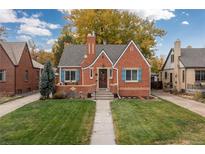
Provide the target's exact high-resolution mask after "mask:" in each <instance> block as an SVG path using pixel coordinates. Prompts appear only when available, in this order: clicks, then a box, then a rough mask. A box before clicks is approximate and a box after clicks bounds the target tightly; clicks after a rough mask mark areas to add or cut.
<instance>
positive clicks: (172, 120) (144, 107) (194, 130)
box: [111, 100, 205, 144]
mask: <svg viewBox="0 0 205 154" xmlns="http://www.w3.org/2000/svg"><path fill="white" fill-rule="evenodd" d="M111 108H112V114H113V120H114V127H115V134H116V141H117V143H118V144H205V118H203V117H201V116H199V115H197V114H195V113H193V112H191V111H188V110H186V109H183V108H181V107H178V106H176V105H174V104H172V103H169V102H166V101H163V100H149V101H142V100H116V101H113V102H112V104H111Z"/></svg>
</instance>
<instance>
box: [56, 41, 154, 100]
mask: <svg viewBox="0 0 205 154" xmlns="http://www.w3.org/2000/svg"><path fill="white" fill-rule="evenodd" d="M89 41H90V42H89ZM89 43H91V46H92V43H94V46H95V42H93V39H91V40H89V39H88V42H87V44H89ZM87 52H89V49H88V51H87ZM95 54H96V53H95V50H94V55H93V54H92V55H91V57H89V56H90V53H87V56H88V57H87V58H86V59H84V61H83V62H82V63H81V66H80V67H78V68H75V69H78V70H79V72H80V78H79V81H78V82H77V83H76V84H74V85H73V86H72V85H70V84H69V83H66V82H65V83H64V84H67V86H66V85H63V86H57V91H62V90H63V91H66V92H69V91H70V90H71V89H74V90H76V91H78V92H79V91H81V93H82V92H83V93H85V94H86V93H92V92H94V91H95V90H99V77H100V73H99V70H100V69H107V89H109V90H110V91H111V92H112V93H113V94H118V95H120V96H149V95H150V74H151V73H150V65H149V63H148V62H147V60H146V59H145V58H144V56H143V55H142V53H141V52H140V50H139V49H138V48H137V46H136V45H135V43H134V42H133V41H131V42H130V43H129V44H128V46H127V47H126V49H125V50H124V52H123V53H122V55H121V56H120V58H119V59H118V61H117V62H116V63H115V64H113V63H112V61H111V60H110V58H109V57H108V56H107V54H106V53H105V52H104V51H102V52H101V53H100V54H99V56H98V57H97V58H93V56H94V57H96V55H95ZM85 64H86V65H85ZM126 68H127V69H129V68H135V69H137V68H140V69H141V80H140V81H133V82H132V81H129V82H127V81H125V80H123V79H122V70H123V69H126ZM63 69H73V67H69V66H67V67H60V70H61V71H62V70H63ZM91 69H92V70H93V73H92V74H93V77H92V78H91V77H90V71H91ZM110 69H111V70H112V77H110V76H109V71H110ZM59 82H61V79H60V81H59Z"/></svg>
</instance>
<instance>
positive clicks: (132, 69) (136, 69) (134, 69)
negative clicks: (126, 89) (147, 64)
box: [125, 68, 139, 82]
mask: <svg viewBox="0 0 205 154" xmlns="http://www.w3.org/2000/svg"><path fill="white" fill-rule="evenodd" d="M127 71H131V76H130V77H131V79H130V80H127ZM132 71H137V79H136V80H133V79H132ZM138 71H139V68H125V82H139V79H138Z"/></svg>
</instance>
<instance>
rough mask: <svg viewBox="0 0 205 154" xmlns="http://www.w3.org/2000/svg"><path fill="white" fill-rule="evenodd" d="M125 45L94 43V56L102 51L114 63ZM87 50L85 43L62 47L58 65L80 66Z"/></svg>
mask: <svg viewBox="0 0 205 154" xmlns="http://www.w3.org/2000/svg"><path fill="white" fill-rule="evenodd" d="M126 46H127V45H111V44H108V45H96V58H97V57H98V56H99V54H100V53H101V52H102V51H104V52H105V53H106V54H107V55H108V57H109V58H110V60H111V61H112V63H113V64H114V63H115V62H116V61H117V59H118V58H119V57H120V55H121V54H122V53H123V51H124V49H125V48H126ZM86 52H87V46H86V45H70V46H67V47H66V48H65V49H64V52H63V54H62V56H61V59H60V62H59V66H80V63H81V62H82V60H83V58H84V55H85V54H86Z"/></svg>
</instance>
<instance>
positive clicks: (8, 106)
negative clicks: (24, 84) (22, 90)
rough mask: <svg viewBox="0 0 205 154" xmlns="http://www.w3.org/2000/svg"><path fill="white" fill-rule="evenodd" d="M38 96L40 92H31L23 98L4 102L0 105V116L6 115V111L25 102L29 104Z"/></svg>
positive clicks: (12, 109) (37, 98)
mask: <svg viewBox="0 0 205 154" xmlns="http://www.w3.org/2000/svg"><path fill="white" fill-rule="evenodd" d="M39 98H40V94H39V93H37V94H32V95H29V96H26V97H23V98H19V99H17V100H13V101H10V102H7V103H4V104H1V105H0V117H2V116H4V115H6V114H7V113H10V112H12V111H14V110H16V109H18V108H20V107H22V106H24V105H26V104H29V103H31V102H34V101H37V100H39Z"/></svg>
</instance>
